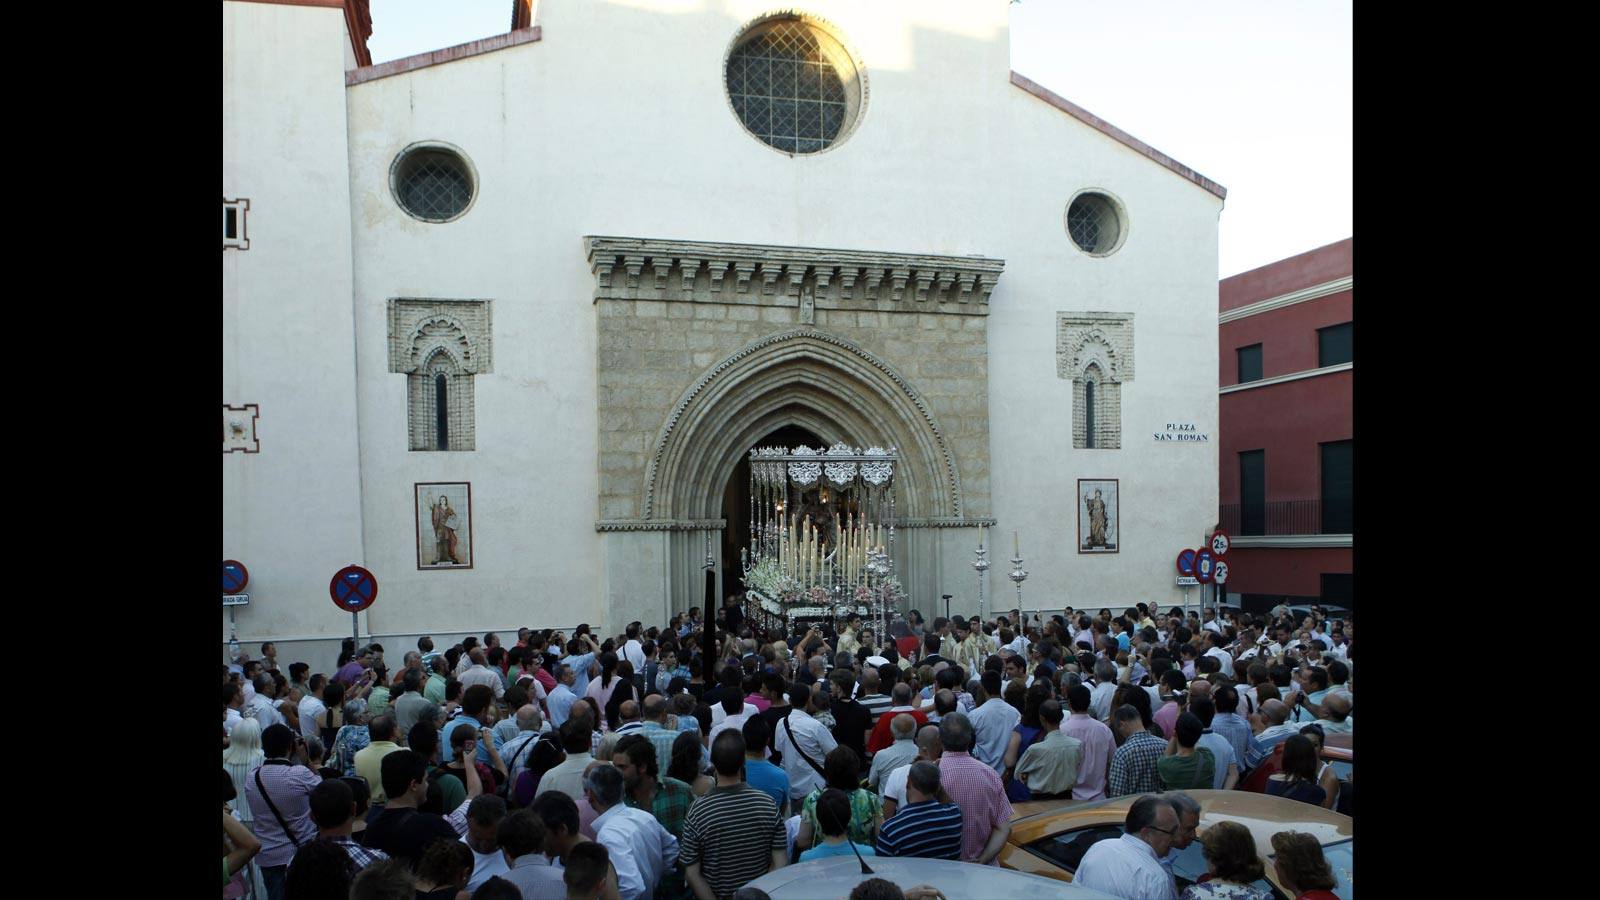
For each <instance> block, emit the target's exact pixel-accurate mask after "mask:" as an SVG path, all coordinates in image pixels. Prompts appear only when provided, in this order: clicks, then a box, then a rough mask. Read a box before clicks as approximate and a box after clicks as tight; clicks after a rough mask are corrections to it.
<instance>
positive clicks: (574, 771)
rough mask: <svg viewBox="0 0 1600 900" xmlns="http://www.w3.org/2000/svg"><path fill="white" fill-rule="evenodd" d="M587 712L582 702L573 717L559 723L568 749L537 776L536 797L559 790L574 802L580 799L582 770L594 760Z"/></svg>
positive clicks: (591, 724) (592, 727)
mask: <svg viewBox="0 0 1600 900" xmlns="http://www.w3.org/2000/svg"><path fill="white" fill-rule="evenodd" d="M589 716H590V713H589V712H588V705H587V704H585V705H584V706H580V707H577V708H575V709H574V710H573V711H572V718H570V719H568V720H567V721H566V724H564V725H562V726H561V748H562V749H563V750H565V751H566V752H567V758H566V760H564V761H563V762H561V763H560V764H559V765H557V766H555V767H554V768H552V769H551V770H550V771H548V772H546V773H544V775H543V776H542V777H540V779H539V789H538V790H536V791H534V794H533V796H534V797H535V798H538V797H541V796H543V795H544V794H546V793H549V792H550V791H560V792H561V793H563V794H566V795H567V796H568V797H571V798H572V802H574V803H577V802H579V801H581V800H582V799H583V770H584V769H586V768H588V766H589V763H592V762H594V754H593V752H592V751H593V748H594V738H593V734H594V725H593V723H592V722H591V721H590V719H589Z"/></svg>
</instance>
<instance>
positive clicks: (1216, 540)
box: [1211, 530, 1233, 557]
mask: <svg viewBox="0 0 1600 900" xmlns="http://www.w3.org/2000/svg"><path fill="white" fill-rule="evenodd" d="M1231 546H1233V541H1231V540H1229V539H1228V535H1227V533H1225V532H1223V531H1221V530H1218V531H1217V532H1216V533H1215V534H1213V535H1211V552H1212V554H1213V555H1215V556H1218V557H1223V556H1227V555H1228V548H1229V547H1231Z"/></svg>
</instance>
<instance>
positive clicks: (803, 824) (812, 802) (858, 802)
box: [794, 746, 883, 850]
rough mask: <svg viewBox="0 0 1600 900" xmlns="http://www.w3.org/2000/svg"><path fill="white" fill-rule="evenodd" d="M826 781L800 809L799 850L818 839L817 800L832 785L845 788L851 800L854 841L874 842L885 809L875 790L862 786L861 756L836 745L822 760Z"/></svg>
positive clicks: (797, 836)
mask: <svg viewBox="0 0 1600 900" xmlns="http://www.w3.org/2000/svg"><path fill="white" fill-rule="evenodd" d="M822 774H823V778H824V782H825V783H824V784H823V786H822V787H819V788H816V789H815V790H813V791H812V792H811V793H809V794H807V795H806V799H805V804H804V806H802V807H801V809H800V831H799V833H797V834H796V835H795V839H794V846H795V849H796V850H807V849H809V848H810V847H811V846H812V844H814V843H815V842H816V836H817V834H818V833H819V832H820V829H819V828H818V826H817V801H818V800H820V799H821V798H822V792H823V791H824V790H827V789H829V788H832V789H834V790H837V791H842V792H843V793H844V795H845V797H846V798H848V799H849V801H850V835H849V837H850V840H852V841H855V842H856V843H858V844H871V843H872V842H873V839H874V838H875V837H876V836H877V833H878V826H879V825H882V824H883V809H882V807H881V806H880V805H879V801H878V794H877V792H875V791H869V790H865V789H864V788H862V787H861V757H859V756H857V755H856V752H855V751H854V750H851V749H850V748H849V747H843V746H841V747H835V748H833V750H832V751H830V752H829V753H828V755H827V756H826V757H824V758H823V760H822Z"/></svg>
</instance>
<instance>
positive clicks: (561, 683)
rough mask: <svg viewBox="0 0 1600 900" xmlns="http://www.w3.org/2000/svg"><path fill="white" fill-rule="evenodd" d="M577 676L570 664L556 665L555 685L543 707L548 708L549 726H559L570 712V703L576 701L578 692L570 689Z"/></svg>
mask: <svg viewBox="0 0 1600 900" xmlns="http://www.w3.org/2000/svg"><path fill="white" fill-rule="evenodd" d="M577 678H578V675H577V672H576V671H575V670H574V669H573V668H572V667H571V666H567V665H558V666H556V686H555V689H554V690H552V691H551V692H550V697H549V699H548V700H546V701H545V708H546V709H548V710H550V727H551V728H560V727H561V725H562V723H564V722H566V721H567V716H568V715H569V714H571V712H572V704H574V703H576V702H578V694H577V693H576V692H575V691H573V689H572V685H573V684H574V683H576V681H577Z"/></svg>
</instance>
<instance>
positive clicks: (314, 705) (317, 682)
mask: <svg viewBox="0 0 1600 900" xmlns="http://www.w3.org/2000/svg"><path fill="white" fill-rule="evenodd" d="M327 686H328V676H326V675H324V674H322V673H321V672H318V673H317V674H315V675H313V676H311V680H310V681H309V682H307V683H306V687H308V688H310V689H311V693H309V694H307V695H305V696H304V697H301V698H300V709H299V712H300V736H301V737H311V736H312V735H314V734H316V733H317V716H320V715H322V714H323V713H325V712H327V711H328V707H326V706H324V705H323V703H322V689H323V688H324V687H327Z"/></svg>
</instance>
